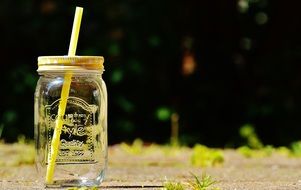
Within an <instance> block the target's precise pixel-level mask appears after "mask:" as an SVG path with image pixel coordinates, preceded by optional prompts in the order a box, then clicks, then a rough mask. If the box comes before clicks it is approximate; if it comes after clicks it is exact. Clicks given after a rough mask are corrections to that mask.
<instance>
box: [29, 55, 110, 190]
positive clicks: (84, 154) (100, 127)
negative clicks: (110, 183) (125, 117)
mask: <svg viewBox="0 0 301 190" xmlns="http://www.w3.org/2000/svg"><path fill="white" fill-rule="evenodd" d="M38 65H39V68H38V73H39V74H40V79H39V81H38V83H37V86H36V92H35V106H34V107H35V143H36V154H37V155H36V166H37V169H38V172H39V173H40V176H41V177H43V179H44V178H45V175H46V168H47V162H48V156H50V149H51V140H52V137H53V132H54V128H55V124H56V121H57V119H58V115H57V114H58V107H59V103H60V97H61V90H62V86H63V83H64V75H65V74H66V73H67V72H69V73H70V72H71V73H72V81H71V85H70V91H69V97H68V100H67V106H66V111H65V115H64V116H62V118H60V119H62V120H63V126H62V132H61V135H60V145H59V152H58V155H57V158H56V165H55V173H54V184H52V186H83V185H84V186H94V185H99V184H100V183H101V182H102V180H103V178H104V172H105V169H106V167H107V90H106V86H105V83H104V81H103V79H102V73H103V57H97V56H74V57H67V56H48V57H39V59H38ZM43 179H42V180H43Z"/></svg>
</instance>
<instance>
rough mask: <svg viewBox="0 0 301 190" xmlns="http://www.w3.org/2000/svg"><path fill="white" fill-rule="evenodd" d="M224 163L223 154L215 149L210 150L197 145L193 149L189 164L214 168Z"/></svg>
mask: <svg viewBox="0 0 301 190" xmlns="http://www.w3.org/2000/svg"><path fill="white" fill-rule="evenodd" d="M223 162H224V154H223V152H222V151H220V150H217V149H211V148H208V147H206V146H204V145H200V144H197V145H195V146H194V147H193V153H192V156H191V164H192V165H193V166H199V167H208V166H216V165H218V164H221V163H223Z"/></svg>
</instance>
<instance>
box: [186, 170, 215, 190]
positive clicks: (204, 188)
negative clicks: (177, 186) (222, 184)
mask: <svg viewBox="0 0 301 190" xmlns="http://www.w3.org/2000/svg"><path fill="white" fill-rule="evenodd" d="M191 175H192V176H193V177H194V181H189V183H188V185H189V186H190V187H191V189H192V190H220V188H218V187H212V186H213V185H214V184H216V183H217V181H215V180H213V179H212V177H211V176H210V175H207V174H203V175H202V176H201V179H199V178H198V176H196V175H195V174H193V173H191Z"/></svg>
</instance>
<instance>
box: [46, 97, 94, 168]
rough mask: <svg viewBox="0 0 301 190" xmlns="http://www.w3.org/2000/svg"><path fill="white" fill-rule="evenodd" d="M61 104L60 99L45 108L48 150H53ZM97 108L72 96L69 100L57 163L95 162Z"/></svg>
mask: <svg viewBox="0 0 301 190" xmlns="http://www.w3.org/2000/svg"><path fill="white" fill-rule="evenodd" d="M59 102H60V99H59V100H56V101H54V102H53V103H52V104H51V105H47V106H45V112H46V118H47V137H48V144H47V149H48V150H49V149H50V148H51V138H52V136H53V131H54V128H55V122H56V119H57V117H58V116H57V113H58V106H59ZM97 108H98V107H97V106H96V105H90V104H88V103H87V102H85V101H84V100H82V99H80V98H77V97H72V96H71V97H69V98H68V101H67V108H66V111H65V115H64V116H63V118H62V119H63V127H62V133H61V136H60V149H59V153H58V156H57V159H56V162H57V163H75V162H80V163H83V162H88V163H90V162H94V148H95V147H94V140H93V127H94V126H95V125H96V121H95V119H96V118H95V115H96V112H97ZM48 152H50V151H48ZM48 156H50V154H49V155H48ZM45 159H46V158H45ZM46 161H47V159H46Z"/></svg>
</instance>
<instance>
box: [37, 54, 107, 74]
mask: <svg viewBox="0 0 301 190" xmlns="http://www.w3.org/2000/svg"><path fill="white" fill-rule="evenodd" d="M103 62H104V58H103V57H102V56H40V57H38V66H39V67H38V72H47V71H56V72H59V71H87V70H90V71H96V72H102V71H103V70H104V67H103Z"/></svg>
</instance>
